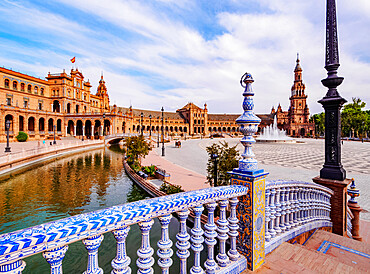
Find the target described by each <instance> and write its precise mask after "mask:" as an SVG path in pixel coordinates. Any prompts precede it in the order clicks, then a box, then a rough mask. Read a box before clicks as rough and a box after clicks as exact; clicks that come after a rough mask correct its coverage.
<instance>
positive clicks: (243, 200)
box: [230, 73, 268, 271]
mask: <svg viewBox="0 0 370 274" xmlns="http://www.w3.org/2000/svg"><path fill="white" fill-rule="evenodd" d="M253 82H254V80H253V78H252V75H251V74H249V73H245V74H244V75H243V77H242V79H241V81H240V83H241V85H242V87H244V88H245V90H244V93H243V96H244V102H243V109H244V113H243V114H242V115H241V116H240V117H239V118H237V119H236V123H238V124H239V125H240V132H241V133H243V135H244V137H243V138H242V140H241V143H242V144H243V146H244V147H245V150H244V152H243V154H242V157H243V158H242V159H241V160H240V161H239V167H238V168H236V169H234V170H233V171H232V172H230V174H231V176H232V177H231V184H232V185H243V186H246V187H248V189H249V194H248V195H246V196H242V197H240V203H239V205H238V207H237V217H238V219H239V220H240V222H239V226H240V228H239V237H238V238H237V249H238V251H239V252H240V253H242V254H243V255H244V256H245V257H246V258H247V262H248V268H249V269H250V270H252V271H254V270H256V269H257V268H258V267H260V266H261V265H262V264H263V263H264V261H265V178H266V176H267V175H268V173H267V172H265V171H264V170H263V169H259V168H258V167H257V160H256V159H254V154H253V152H252V147H251V146H252V143H254V142H255V140H254V139H253V134H254V133H255V132H257V130H258V125H259V123H260V122H261V119H260V118H258V117H257V116H256V115H255V114H254V112H253V109H254V103H253V96H254V92H253V91H252V86H251V85H252V83H253Z"/></svg>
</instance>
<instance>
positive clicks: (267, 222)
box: [229, 189, 271, 242]
mask: <svg viewBox="0 0 370 274" xmlns="http://www.w3.org/2000/svg"><path fill="white" fill-rule="evenodd" d="M265 193H266V205H265V216H266V217H265V218H266V221H265V225H266V228H265V240H266V242H269V241H270V240H271V235H270V232H269V228H270V221H271V219H270V190H269V189H266V192H265ZM229 222H230V220H229Z"/></svg>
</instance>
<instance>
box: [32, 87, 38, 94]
mask: <svg viewBox="0 0 370 274" xmlns="http://www.w3.org/2000/svg"><path fill="white" fill-rule="evenodd" d="M33 90H34V92H35V94H37V93H38V92H39V88H38V86H35V87H34V88H33Z"/></svg>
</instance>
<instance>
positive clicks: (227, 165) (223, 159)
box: [206, 141, 239, 186]
mask: <svg viewBox="0 0 370 274" xmlns="http://www.w3.org/2000/svg"><path fill="white" fill-rule="evenodd" d="M236 147H237V145H235V146H231V147H230V146H229V144H228V143H227V142H226V141H223V142H219V143H218V144H213V145H211V146H209V147H207V148H206V150H207V153H208V156H209V158H208V163H207V181H208V182H209V184H210V185H211V186H214V185H213V183H214V160H213V159H212V157H211V156H212V155H213V154H217V155H218V164H217V170H218V172H217V174H218V176H217V185H216V186H222V185H229V184H230V177H231V176H230V175H229V174H228V173H227V172H228V171H232V170H233V169H234V168H236V167H238V165H239V151H238V150H237V149H236Z"/></svg>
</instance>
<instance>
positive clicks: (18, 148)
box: [0, 137, 82, 157]
mask: <svg viewBox="0 0 370 274" xmlns="http://www.w3.org/2000/svg"><path fill="white" fill-rule="evenodd" d="M50 142H53V140H46V141H45V144H43V143H42V141H27V142H11V143H9V146H10V149H11V152H12V153H17V152H22V151H23V150H30V149H37V148H39V147H43V146H50ZM56 142H57V144H56V145H62V144H65V145H66V144H70V143H76V142H81V143H82V141H81V140H79V139H77V138H73V137H64V138H62V139H61V140H56ZM5 147H6V143H0V157H1V156H2V155H5V154H6V153H5Z"/></svg>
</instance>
